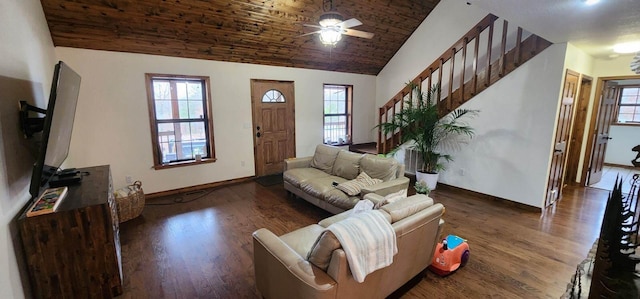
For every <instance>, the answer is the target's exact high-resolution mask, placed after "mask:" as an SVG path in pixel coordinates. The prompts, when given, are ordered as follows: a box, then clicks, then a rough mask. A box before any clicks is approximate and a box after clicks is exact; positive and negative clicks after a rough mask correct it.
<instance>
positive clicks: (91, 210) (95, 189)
mask: <svg viewBox="0 0 640 299" xmlns="http://www.w3.org/2000/svg"><path fill="white" fill-rule="evenodd" d="M78 170H80V171H81V172H82V173H85V172H88V173H89V174H88V175H84V177H83V179H82V182H81V183H80V184H78V185H72V186H69V192H68V194H67V196H66V197H65V198H64V200H63V202H62V203H60V206H58V210H57V211H56V212H54V213H51V214H46V215H40V216H33V217H26V211H25V212H23V214H22V215H21V216H20V217H19V219H18V226H19V228H20V236H21V239H22V246H23V249H24V253H25V254H24V255H25V260H26V264H27V266H28V271H29V280H30V282H31V289H32V290H33V295H34V297H35V298H111V297H114V296H117V295H120V294H122V257H121V254H120V229H119V222H118V213H117V209H116V203H115V198H114V196H113V186H112V182H111V171H110V169H109V166H108V165H104V166H96V167H88V168H82V169H78ZM30 205H31V201H30V202H29V203H28V204H27V207H28V206H30ZM25 210H26V209H25Z"/></svg>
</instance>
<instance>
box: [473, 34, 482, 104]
mask: <svg viewBox="0 0 640 299" xmlns="http://www.w3.org/2000/svg"><path fill="white" fill-rule="evenodd" d="M475 39H476V41H475V48H474V49H473V77H472V78H471V80H472V82H473V84H471V95H472V96H475V95H476V92H477V91H478V48H480V30H479V29H478V34H477V35H476V38H475Z"/></svg>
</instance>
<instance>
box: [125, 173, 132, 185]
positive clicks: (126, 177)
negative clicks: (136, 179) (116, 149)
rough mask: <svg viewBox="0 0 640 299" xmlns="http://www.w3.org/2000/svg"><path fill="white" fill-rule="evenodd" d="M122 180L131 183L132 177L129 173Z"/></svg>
mask: <svg viewBox="0 0 640 299" xmlns="http://www.w3.org/2000/svg"><path fill="white" fill-rule="evenodd" d="M124 180H125V181H127V184H133V178H131V176H130V175H128V176H125V177H124Z"/></svg>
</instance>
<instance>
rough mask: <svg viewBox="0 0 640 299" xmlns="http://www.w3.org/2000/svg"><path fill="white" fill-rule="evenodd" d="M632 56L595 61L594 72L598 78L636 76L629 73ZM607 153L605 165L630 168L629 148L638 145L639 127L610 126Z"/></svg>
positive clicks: (639, 142) (639, 140)
mask: <svg viewBox="0 0 640 299" xmlns="http://www.w3.org/2000/svg"><path fill="white" fill-rule="evenodd" d="M632 58H633V55H621V56H619V57H616V58H614V59H597V60H595V64H594V72H595V75H596V76H598V77H610V76H634V75H635V76H637V74H635V73H633V72H632V71H631V68H630V67H629V64H630V63H631V59H632ZM609 137H611V138H612V139H611V140H609V143H608V144H607V152H606V154H605V156H604V162H605V163H611V164H619V165H628V166H632V164H631V159H633V158H635V155H636V153H635V152H632V151H631V148H632V147H634V146H636V145H638V144H640V126H616V125H612V126H611V129H610V131H609Z"/></svg>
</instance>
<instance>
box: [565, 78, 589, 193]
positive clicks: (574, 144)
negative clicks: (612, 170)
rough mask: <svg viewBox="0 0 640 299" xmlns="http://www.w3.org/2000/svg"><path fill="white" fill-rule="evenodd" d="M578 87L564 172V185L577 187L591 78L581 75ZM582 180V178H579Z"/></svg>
mask: <svg viewBox="0 0 640 299" xmlns="http://www.w3.org/2000/svg"><path fill="white" fill-rule="evenodd" d="M579 82H580V84H579V85H578V99H577V101H576V103H575V104H574V105H575V109H574V110H575V116H574V120H573V125H572V126H571V137H570V143H569V154H568V156H567V170H566V172H565V178H564V182H565V184H572V185H578V184H579V182H578V168H579V165H580V157H581V156H580V152H581V151H582V146H583V144H584V143H585V138H584V137H585V136H584V134H585V130H586V128H587V127H586V125H587V112H588V110H589V99H590V98H591V87H592V85H593V78H591V77H589V76H585V75H581V77H580V80H579ZM581 179H584V178H581Z"/></svg>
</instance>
